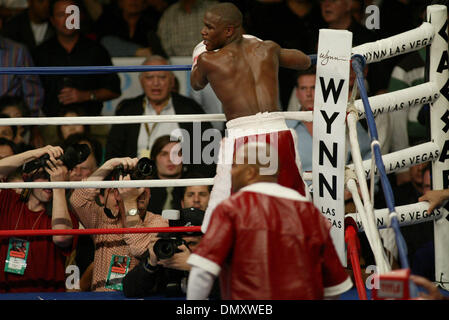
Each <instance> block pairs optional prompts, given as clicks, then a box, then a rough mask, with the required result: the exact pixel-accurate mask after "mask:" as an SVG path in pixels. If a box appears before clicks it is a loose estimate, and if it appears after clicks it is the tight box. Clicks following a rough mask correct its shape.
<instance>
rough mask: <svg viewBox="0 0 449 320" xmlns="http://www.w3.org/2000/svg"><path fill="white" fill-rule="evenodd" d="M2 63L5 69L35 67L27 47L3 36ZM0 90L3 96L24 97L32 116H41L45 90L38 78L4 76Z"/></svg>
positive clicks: (1, 39) (0, 51)
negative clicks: (40, 111)
mask: <svg viewBox="0 0 449 320" xmlns="http://www.w3.org/2000/svg"><path fill="white" fill-rule="evenodd" d="M0 63H1V65H2V66H3V67H32V66H34V64H33V60H32V58H31V55H30V53H29V52H28V50H27V49H26V47H25V46H23V45H21V44H19V43H17V42H14V41H12V40H9V39H7V38H4V37H1V36H0ZM0 90H1V91H0V95H1V96H16V97H22V98H23V99H24V100H25V102H26V103H27V105H28V107H29V108H30V112H31V115H32V116H38V115H39V110H41V107H42V103H43V99H44V89H43V88H42V84H41V81H40V79H39V77H38V76H36V75H15V74H2V75H0Z"/></svg>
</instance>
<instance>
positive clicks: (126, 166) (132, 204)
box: [70, 158, 168, 291]
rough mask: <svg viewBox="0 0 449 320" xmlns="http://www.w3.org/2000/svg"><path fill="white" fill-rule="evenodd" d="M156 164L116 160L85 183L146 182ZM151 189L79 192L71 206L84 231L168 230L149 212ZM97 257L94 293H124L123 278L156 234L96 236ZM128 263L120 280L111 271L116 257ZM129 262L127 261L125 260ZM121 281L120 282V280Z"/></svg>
mask: <svg viewBox="0 0 449 320" xmlns="http://www.w3.org/2000/svg"><path fill="white" fill-rule="evenodd" d="M153 170H155V169H154V164H153V163H152V162H151V161H150V160H149V159H148V158H142V159H140V160H138V159H137V158H134V159H131V158H113V159H110V160H108V161H106V162H105V163H104V164H103V165H102V166H101V167H100V168H98V169H97V170H96V171H95V172H94V173H92V175H90V176H89V177H88V178H87V179H83V180H84V181H101V180H130V179H134V180H144V179H149V178H150V177H151V174H152V173H153ZM149 200H150V189H149V188H117V189H113V188H106V189H101V190H100V189H76V190H75V191H74V192H73V193H72V195H71V197H70V204H71V205H72V207H73V209H74V210H75V212H76V214H77V216H78V218H79V219H80V221H81V223H82V224H83V225H84V227H85V228H88V229H89V228H111V229H114V228H124V227H167V226H168V222H167V221H166V220H165V219H163V218H162V217H161V216H160V215H155V214H153V213H151V212H149V211H147V207H148V203H149ZM93 240H94V243H95V255H94V265H93V276H92V284H91V287H90V288H91V290H92V291H112V290H121V289H122V285H121V280H120V279H121V278H123V276H124V275H125V274H126V272H128V271H129V270H131V269H132V268H133V267H134V266H135V265H136V264H137V263H138V260H137V259H136V257H137V258H138V257H140V256H141V255H142V254H144V252H145V251H146V250H147V248H148V247H152V245H153V243H154V242H155V241H156V234H153V233H150V234H101V235H94V236H93ZM117 256H118V257H119V260H121V261H127V263H129V264H128V265H127V266H126V268H124V270H125V273H124V274H122V275H121V278H120V279H119V278H118V275H117V274H114V273H113V272H112V271H111V270H112V269H111V266H112V264H113V261H114V260H115V259H116V257H117ZM125 258H126V259H125ZM118 279H119V280H118Z"/></svg>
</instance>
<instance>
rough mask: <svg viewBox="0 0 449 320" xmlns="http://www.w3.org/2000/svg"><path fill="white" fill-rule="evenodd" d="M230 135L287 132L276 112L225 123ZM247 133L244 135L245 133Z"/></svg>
mask: <svg viewBox="0 0 449 320" xmlns="http://www.w3.org/2000/svg"><path fill="white" fill-rule="evenodd" d="M226 128H227V129H228V133H229V134H230V135H235V134H237V135H238V136H240V135H250V134H262V133H270V132H276V131H281V130H288V127H287V124H286V123H285V118H284V117H283V116H282V115H281V114H280V113H278V112H263V113H262V112H259V113H257V114H255V115H252V116H246V117H240V118H236V119H233V120H229V121H228V122H226ZM246 131H248V132H247V133H246V134H245V132H246Z"/></svg>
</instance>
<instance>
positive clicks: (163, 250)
mask: <svg viewBox="0 0 449 320" xmlns="http://www.w3.org/2000/svg"><path fill="white" fill-rule="evenodd" d="M184 242H185V241H184V239H182V238H181V237H177V236H176V237H168V238H164V237H161V239H159V240H157V241H156V243H155V244H154V247H153V251H154V254H155V255H156V257H157V258H158V259H159V260H163V259H169V258H171V257H173V255H174V254H175V253H178V252H181V250H179V249H178V246H180V245H182V244H183V243H184Z"/></svg>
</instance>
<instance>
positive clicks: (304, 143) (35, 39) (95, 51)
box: [0, 0, 444, 294]
mask: <svg viewBox="0 0 449 320" xmlns="http://www.w3.org/2000/svg"><path fill="white" fill-rule="evenodd" d="M218 2H225V1H216V0H179V1H175V0H83V1H81V0H79V1H73V0H56V1H52V0H21V1H19V0H14V1H7V0H4V1H0V61H1V64H2V66H11V67H14V66H16V67H22V66H42V67H44V66H107V65H112V60H111V58H114V57H142V58H144V60H145V61H144V62H143V64H144V65H168V64H170V57H175V56H176V57H178V56H191V55H192V51H193V48H194V47H195V46H196V45H197V44H198V43H199V42H200V41H201V40H202V37H201V29H202V27H203V15H204V12H205V10H206V9H207V8H208V7H209V6H210V5H212V4H215V3H218ZM226 2H232V3H234V4H235V5H236V6H238V8H239V9H240V10H241V11H242V13H243V16H244V26H243V27H244V30H245V33H247V34H251V35H254V36H257V37H259V38H260V39H263V40H273V41H275V42H277V43H278V44H279V45H280V46H281V47H284V48H294V49H299V50H302V51H303V52H305V53H307V54H314V53H316V51H317V46H318V34H319V29H321V28H332V29H342V30H350V31H351V32H352V33H353V46H357V45H360V44H363V43H366V42H371V41H375V40H378V39H382V38H385V37H388V36H392V35H395V34H398V33H401V32H404V31H407V30H410V29H413V28H415V27H418V26H419V25H420V24H421V23H422V22H423V21H424V19H425V8H426V6H427V5H429V4H431V3H432V1H430V0H428V1H425V0H388V1H386V0H384V1H382V0H378V1H376V0H373V1H356V0H316V1H314V0H308V1H307V0H227V1H226ZM439 3H444V1H439ZM73 4H74V5H77V6H78V7H79V9H80V29H68V28H67V27H66V19H67V17H68V14H66V12H65V9H66V7H67V6H68V5H73ZM372 4H374V5H376V6H377V7H378V8H379V10H380V11H379V12H380V16H379V19H380V21H379V27H380V28H379V29H368V28H367V27H366V23H365V22H366V21H365V20H366V19H367V17H368V16H369V14H366V13H365V8H366V7H367V6H369V5H372ZM425 56H426V51H425V49H421V50H419V51H416V52H412V53H410V54H406V55H403V56H398V57H395V58H392V59H389V60H387V61H386V62H380V63H375V64H372V65H369V66H368V67H367V68H366V70H365V73H366V84H367V89H368V94H369V96H371V95H377V94H381V93H385V92H391V91H395V90H399V89H403V88H406V87H409V86H414V85H417V84H420V83H423V82H424V81H425V80H424V79H425V77H424V69H425V60H426V57H425ZM351 81H352V82H351V88H352V84H353V81H354V77H353V75H352V76H351ZM139 83H140V86H141V88H142V92H143V93H142V94H141V95H139V96H136V97H133V98H127V99H121V100H120V103H119V104H118V106H117V108H116V110H115V114H116V115H174V114H204V113H221V112H222V109H221V105H220V104H219V103H218V102H217V99H216V98H215V97H214V96H213V94H212V93H211V91H207V90H208V89H207V88H206V89H205V90H204V92H203V93H202V94H198V93H194V92H192V93H188V94H187V96H186V95H182V94H180V91H179V81H178V79H176V77H175V76H174V74H173V73H171V72H168V71H157V72H143V73H141V74H140V75H139ZM121 85H123V84H121V83H120V78H119V77H118V75H117V74H97V75H42V76H36V75H0V117H2V118H8V117H11V118H13V117H29V116H33V117H42V116H46V117H54V116H70V117H73V116H99V115H101V114H102V109H103V103H104V102H107V101H111V100H114V99H120V97H121V94H122V87H121ZM314 86H315V70H308V71H307V72H302V73H298V72H295V71H292V70H287V69H283V68H280V72H279V92H280V97H279V109H280V110H284V111H287V110H288V111H298V110H303V111H307V110H313V98H314ZM209 89H210V88H209ZM428 114H429V111H428V107H426V106H424V107H422V108H421V107H418V108H415V109H411V110H410V111H408V110H403V111H400V112H396V113H395V114H383V115H380V116H379V117H378V118H376V123H377V125H378V129H379V137H380V141H381V148H382V152H383V153H384V154H385V153H389V152H393V151H397V150H401V149H404V148H407V147H409V146H413V145H417V144H419V143H422V142H425V141H429V120H428ZM289 126H290V127H291V128H294V129H295V130H296V131H297V132H298V136H299V141H300V144H299V148H300V150H299V151H300V154H301V158H302V159H301V160H302V162H303V165H305V168H304V169H305V170H306V171H308V170H311V167H310V166H311V163H312V159H311V158H310V157H311V152H310V148H311V137H312V127H311V126H310V125H309V124H303V123H300V122H299V121H292V122H291V123H289ZM102 128H104V126H103V127H102ZM210 128H215V129H217V130H220V131H222V130H223V124H217V123H209V122H205V123H202V124H201V128H200V132H201V133H203V132H204V131H205V130H207V129H210ZM357 130H358V132H359V141H360V142H361V148H362V151H363V150H365V151H366V152H365V154H364V155H363V157H364V158H365V159H367V158H368V157H370V147H369V136H368V133H367V125H366V122H363V121H360V122H359V124H358V128H357ZM194 131H195V127H194V125H193V124H192V123H144V124H114V125H112V126H107V127H106V129H102V130H100V129H98V128H96V126H89V125H60V126H0V159H2V160H0V164H10V165H12V166H13V167H14V168H12V169H11V168H9V169H11V170H7V171H4V170H3V171H0V174H1V175H2V178H3V179H4V180H5V181H39V179H41V180H42V181H48V180H51V181H60V180H62V181H63V180H67V181H80V180H83V179H87V180H103V179H106V180H107V179H113V177H111V173H112V172H113V171H114V168H116V167H117V166H118V165H120V164H122V165H123V166H125V167H127V168H129V169H130V170H132V169H133V168H135V166H136V163H137V159H138V158H142V157H147V158H150V159H152V160H154V161H155V162H156V164H157V172H156V173H155V174H154V175H152V176H151V178H152V179H177V178H189V177H190V178H197V177H213V176H214V174H215V168H214V165H213V164H210V163H199V164H191V163H192V162H193V161H187V160H186V158H185V155H182V156H183V158H182V159H183V161H184V162H186V163H184V164H183V163H182V162H181V163H173V161H172V157H171V155H172V154H173V153H174V152H175V153H176V152H179V150H178V149H177V147H179V144H180V143H179V142H177V141H174V139H173V135H174V132H178V135H177V138H179V139H180V138H181V136H182V134H180V133H179V132H187V133H189V135H190V136H192V137H193V136H194V135H195V133H194ZM79 143H86V144H87V145H88V146H89V148H90V150H91V151H92V152H91V153H90V155H89V156H88V158H87V159H86V160H85V161H83V162H82V163H80V164H78V165H76V166H74V167H73V168H70V170H69V169H67V168H65V169H61V168H63V167H64V165H63V164H62V163H61V161H58V160H57V158H58V156H60V153H61V150H66V149H67V148H68V147H69V146H71V145H74V144H79ZM48 145H52V146H54V147H51V149H49V147H46V146H48ZM58 146H60V147H61V149H59V147H58ZM204 147H205V146H204V145H203V144H201V145H200V148H201V150H202V149H204ZM49 150H51V151H49ZM190 151H191V152H190V159H188V160H192V159H193V157H194V154H195V152H197V151H198V150H195V149H194V146H193V145H192V150H190ZM45 152H51V154H52V157H51V159H50V160H49V161H50V162H51V164H50V165H49V166H48V168H45V169H44V168H40V170H39V171H38V172H37V173H36V174H34V175H26V174H24V173H23V172H21V171H20V169H21V165H22V164H24V163H26V162H27V161H29V160H33V159H36V158H39V157H40V156H42V155H43V154H45ZM14 157H16V158H14ZM303 157H304V158H303ZM308 157H309V158H310V159H308ZM8 158H9V160H11V159H13V160H14V161H10V162H8V161H7V159H8ZM3 159H5V161H6V162H1V161H3ZM347 160H348V162H350V161H351V159H350V156H349V155H348V159H347ZM303 167H304V166H303ZM389 178H390V180H391V183H392V186H393V191H394V194H395V197H396V199H395V200H396V204H397V205H400V204H406V203H413V202H417V201H418V198H419V197H420V196H422V194H423V193H424V192H425V191H426V190H427V189H429V186H430V183H429V182H428V180H429V179H430V171H429V165H428V164H423V165H417V166H415V167H412V168H410V169H409V170H408V169H404V170H401V171H399V172H397V173H396V174H391V175H390V176H389ZM426 181H427V182H426ZM426 183H427V185H426ZM136 190H137V191H132V190H130V189H129V190H128V189H106V190H101V192H100V191H91V190H87V189H86V190H83V189H76V190H67V191H65V192H64V193H63V194H59V191H58V192H51V190H50V191H48V190H47V189H42V191H41V193H42V195H41V194H38V193H39V191H31V195H29V194H28V198H25V199H24V192H25V191H26V190H16V194H12V191H11V192H9V191H8V193H7V194H5V191H2V192H1V198H5V199H6V197H10V198H11V199H12V198H13V199H14V200H11V201H12V202H14V204H11V207H9V208H11V210H19V209H18V208H19V207H20V204H21V203H25V204H27V209H26V210H29V213H30V212H40V211H42V210H43V211H42V212H46V213H52V214H46V215H44V216H43V217H46V218H45V219H46V220H45V221H46V223H47V225H46V226H42V227H41V228H55V226H60V228H78V224H79V227H80V228H117V227H124V226H133V227H135V226H168V225H169V223H168V221H167V220H165V219H162V218H161V216H160V215H161V213H162V211H163V210H164V209H179V210H182V209H185V208H192V207H194V208H197V209H200V210H205V208H206V207H207V201H208V197H209V194H210V189H209V187H208V186H196V187H187V188H171V187H168V188H151V189H149V188H147V189H143V188H142V189H136ZM28 191H29V190H28ZM44 196H46V197H44ZM52 197H53V198H52ZM376 197H377V201H376V206H377V208H383V207H385V203H384V200H383V194H382V192H381V191H379V192H378V194H377V196H376ZM30 199H31V200H30ZM347 200H350V199H349V198H348V199H347ZM11 201H10V202H11ZM30 201H31V202H32V203H34V202H36V203H38V205H37V207H35V208H34V209H33V208H32V207H31V205H30ZM33 201H34V202H33ZM64 201H65V203H66V205H65V206H64V205H62V204H61V202H64ZM349 202H350V201H348V203H349ZM8 203H9V202H8ZM129 203H134V204H135V206H136V207H137V208H138V209H139V214H138V217H139V219H137V220H136V221H131V220H132V219H131V218H132V217H131V218H130V217H129V216H128V215H124V214H121V213H120V212H121V211H123V210H124V211H125V212H126V206H127V204H129ZM121 204H124V206H125V208H120V206H121ZM131 207H132V206H131ZM61 208H62V209H61ZM20 210H24V209H23V206H22V209H20ZM55 210H57V212H58V214H55V212H56V211H55ZM350 210H351V209H350V206H349V207H348V211H350ZM352 212H354V211H352ZM2 219H3V218H1V219H0V228H2V229H14V227H16V228H19V229H21V228H20V226H22V228H23V229H26V228H32V227H36V223H35V221H34V220H33V219H31V218H30V219H31V220H32V221H31V220H30V221H29V222H27V223H26V224H24V225H21V224H22V223H25V222H24V221H23V220H22V221H17V223H16V220H14V219H16V218H13V217H11V218H8V219H6V218H4V219H3V220H2ZM55 219H56V220H57V221H55ZM58 219H59V220H58ZM43 220H44V218H42V220H40V222H39V223H41V222H42V223H43ZM33 223H34V225H33ZM199 224H201V223H199ZM18 226H19V227H18ZM403 230H404V235H405V237H406V240H407V243H408V245H409V259H410V260H411V262H412V263H411V265H412V268H414V270H413V271H415V273H416V274H421V275H424V276H426V277H427V278H430V279H432V278H433V277H434V269H433V268H434V266H433V265H428V264H424V263H423V261H427V260H428V259H431V260H430V261H433V259H432V256H430V258H429V254H431V253H432V252H433V244H432V239H433V225H432V224H419V225H416V226H413V227H407V228H403ZM417 234H419V236H420V237H419V238H418V237H417ZM155 239H156V235H154V234H149V235H145V236H143V235H97V236H92V237H91V236H82V237H75V238H62V239H56V240H55V239H53V240H52V239H50V240H48V241H47V242H48V243H47V244H46V248H45V252H46V253H48V254H49V259H50V261H53V262H54V263H55V264H59V267H58V268H56V269H57V270H56V269H55V270H45V273H46V274H45V275H42V276H39V277H37V278H39V280H36V279H37V278H36V279H34V280H33V281H37V282H39V283H37V282H36V283H31V282H30V283H23V282H24V281H22V280H21V278H20V276H17V275H15V274H12V273H11V274H6V275H5V274H4V273H3V270H2V271H1V272H0V273H3V275H2V276H0V292H12V291H26V290H31V291H36V290H35V289H36V288H38V289H40V290H56V291H58V290H59V291H61V290H65V289H64V283H63V281H62V280H63V279H64V273H63V266H66V265H68V264H76V265H77V266H78V267H79V268H80V270H81V275H82V281H81V283H80V284H81V288H80V290H85V291H90V290H93V291H104V290H115V289H116V288H115V287H114V286H113V285H108V280H107V279H109V277H110V275H108V267H109V263H110V262H111V261H112V257H113V255H115V256H116V257H117V256H130V257H132V258H131V259H130V261H128V264H129V265H128V267H129V268H130V269H132V268H133V267H134V266H136V265H139V261H144V260H145V261H146V259H147V258H148V256H151V251H150V250H149V249H147V248H148V247H149V246H150V244H152V243H154V241H155ZM362 240H363V239H362ZM8 241H9V240H8V239H2V240H1V246H2V249H1V252H0V255H1V258H2V259H3V260H5V259H4V257H6V255H7V251H8ZM50 242H52V243H50ZM362 243H363V241H362ZM70 249H73V250H70ZM33 250H34V252H36V251H37V250H43V249H42V248H40V249H39V248H36V247H34V248H31V249H30V257H29V259H30V260H28V261H32V259H35V258H33V253H32V252H33ZM365 250H366V251H370V249H369V247H368V246H367V245H366V243H365ZM181 254H184V251H183V252H180V253H179V255H181ZM393 254H394V253H393ZM370 258H371V257H369V255H367V257H366V260H367V261H365V262H366V264H369V263H371V261H370ZM148 259H149V258H148ZM116 260H117V259H116ZM173 260H176V259H173ZM185 260H186V259H185V257H184V256H183V257H180V258H177V260H176V261H172V262H171V264H170V263H167V265H165V266H163V267H168V268H170V267H172V268H173V269H177V270H180V271H182V272H186V271H188V269H189V267H188V266H187V264H186V263H185ZM2 262H4V261H2ZM373 264H374V263H373ZM139 266H140V267H139V268H141V269H142V268H143V269H145V268H147V269H148V268H149V269H150V270H151V268H152V267H151V266H150V265H145V263H144V264H142V265H139ZM50 269H51V268H50ZM143 269H142V270H143ZM136 270H137V269H136ZM36 272H38V271H35V270H33V273H36ZM158 272H160V271H158ZM49 277H50V278H51V277H54V278H55V279H56V280H60V281H59V282H58V283H56V280H55V283H52V284H51V286H48V285H47V284H45V281H47V282H48V279H49ZM180 278H182V274H181V276H180ZM30 281H31V280H30ZM125 283H126V282H125ZM164 285H166V283H165V282H164ZM155 286H156V287H157V286H159V287H161V286H162V284H161V283H160V281H156V284H153V285H152V287H155ZM145 290H146V291H145ZM145 290H143V289H133V290H131V291H132V292H140V293H141V294H143V293H145V294H148V293H154V292H156V291H157V290H156V289H154V288H148V290H147V289H145ZM151 290H153V291H151ZM155 290H156V291H155ZM126 292H129V290H128V291H126ZM142 292H143V293H142Z"/></svg>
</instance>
